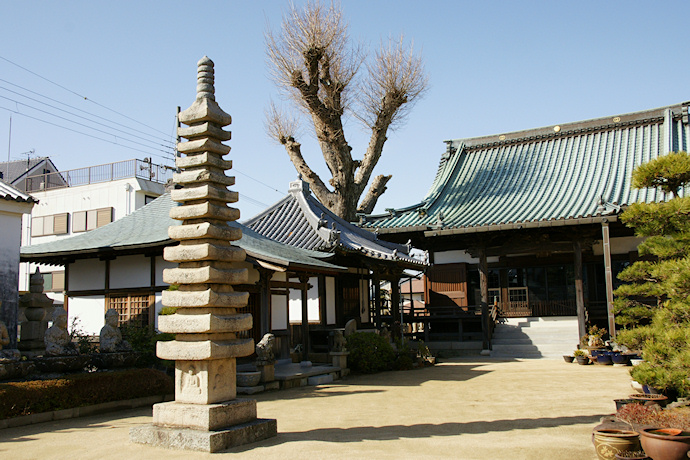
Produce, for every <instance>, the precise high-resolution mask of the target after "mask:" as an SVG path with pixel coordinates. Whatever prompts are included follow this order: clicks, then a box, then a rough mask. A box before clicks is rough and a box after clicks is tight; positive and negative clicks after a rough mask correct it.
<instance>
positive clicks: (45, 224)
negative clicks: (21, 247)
mask: <svg viewBox="0 0 690 460" xmlns="http://www.w3.org/2000/svg"><path fill="white" fill-rule="evenodd" d="M68 216H69V213H66V212H63V213H61V214H53V215H52V216H41V217H33V218H32V219H31V236H47V235H65V234H67V221H68Z"/></svg>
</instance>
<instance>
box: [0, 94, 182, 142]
mask: <svg viewBox="0 0 690 460" xmlns="http://www.w3.org/2000/svg"><path fill="white" fill-rule="evenodd" d="M0 89H4V90H5V91H9V92H10V93H13V94H16V95H18V96H20V97H24V98H26V99H29V100H30V101H34V102H38V103H39V104H43V105H46V106H48V107H50V108H51V109H55V110H59V111H61V112H64V113H67V114H69V115H72V116H74V117H77V118H81V119H82V120H86V121H88V122H90V123H95V124H97V125H100V126H104V127H106V128H108V129H112V130H113V131H118V132H120V133H122V134H125V135H127V136H132V137H134V138H137V139H141V140H143V141H144V142H150V143H152V144H155V145H156V146H159V147H163V148H173V146H172V145H165V144H160V143H158V141H155V140H153V141H152V140H149V139H146V138H145V137H142V136H137V135H136V134H131V133H126V132H124V131H121V130H119V129H117V128H112V127H110V126H108V125H106V124H105V123H101V122H98V121H94V120H90V119H88V118H87V117H84V116H81V115H79V114H76V113H73V112H70V111H68V110H64V109H61V108H60V107H55V106H54V105H50V104H48V103H46V102H43V101H39V100H38V99H34V98H32V97H29V96H25V95H23V94H21V93H18V92H16V91H12V90H11V89H8V88H5V87H4V86H0ZM0 97H2V98H5V99H8V100H10V101H12V102H17V101H15V100H14V99H10V98H7V97H5V96H0ZM17 103H18V104H23V103H22V102H17ZM23 105H26V106H27V107H31V106H29V105H27V104H23ZM31 108H33V109H34V110H40V109H37V108H34V107H31ZM44 113H49V112H44ZM49 114H50V113H49ZM50 115H53V116H55V117H59V115H54V114H50ZM60 118H62V117H60ZM63 119H64V120H67V121H71V122H72V123H76V121H72V120H68V119H66V118H63ZM82 126H85V127H88V128H89V129H96V128H91V127H89V126H86V125H82ZM131 142H135V141H131Z"/></svg>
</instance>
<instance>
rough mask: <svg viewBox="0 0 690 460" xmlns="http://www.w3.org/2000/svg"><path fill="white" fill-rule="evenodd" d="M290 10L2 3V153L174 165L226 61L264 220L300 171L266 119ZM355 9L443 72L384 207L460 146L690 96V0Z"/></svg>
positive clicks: (396, 143) (406, 144) (411, 199)
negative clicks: (190, 121) (271, 74)
mask: <svg viewBox="0 0 690 460" xmlns="http://www.w3.org/2000/svg"><path fill="white" fill-rule="evenodd" d="M295 3H296V4H297V5H299V4H301V3H303V2H300V1H297V2H295ZM287 5H288V2H286V1H273V0H266V1H253V2H249V1H243V2H239V1H222V2H221V1H215V2H214V1H210V2H203V3H197V2H181V1H146V2H141V1H137V2H134V1H117V2H107V3H106V2H94V1H69V2H67V1H66V2H47V1H41V2H37V1H31V0H27V1H10V0H0V6H1V7H2V11H3V14H2V27H0V43H2V45H1V46H0V80H1V81H0V160H1V161H6V159H7V155H8V147H9V154H10V158H11V159H20V158H26V156H25V155H22V153H23V152H27V151H29V150H31V149H34V150H35V153H34V155H35V156H50V157H51V158H52V159H53V161H54V162H55V164H56V165H57V167H58V168H59V169H62V170H67V169H75V168H79V167H83V166H89V165H96V164H102V163H109V162H114V161H121V160H127V159H130V158H135V157H136V158H144V157H146V156H153V160H154V162H161V163H164V162H165V161H166V160H165V159H164V158H162V157H161V156H163V157H165V156H166V154H165V153H164V152H162V151H161V149H163V148H162V147H159V144H160V143H165V141H166V140H169V139H171V138H172V136H173V135H174V134H173V133H174V123H175V111H176V107H177V106H181V107H182V109H185V108H187V107H188V106H189V105H190V104H191V103H192V102H193V100H194V96H195V91H196V62H197V61H198V60H199V59H200V58H201V57H202V56H204V55H208V56H209V57H210V58H211V59H213V60H214V61H215V64H216V97H217V100H218V102H219V104H220V105H221V107H222V108H223V109H224V110H225V111H226V112H228V113H230V114H231V115H232V117H233V124H232V125H231V126H230V127H229V129H230V130H231V131H232V133H233V139H232V140H231V141H230V142H229V145H230V146H231V147H232V152H231V153H230V158H231V159H232V160H233V163H234V167H235V170H236V171H235V172H236V178H237V182H236V187H235V188H234V189H235V190H237V191H239V192H240V195H241V196H244V197H246V199H242V198H241V200H240V203H239V204H238V207H239V208H240V210H241V212H242V219H245V218H249V217H251V216H252V215H254V214H256V213H258V212H259V211H261V209H263V204H266V205H268V204H272V203H274V202H275V201H277V200H279V199H280V198H281V196H283V195H284V193H285V192H286V191H287V185H288V182H289V181H291V180H294V179H295V178H296V172H295V170H294V168H293V166H292V164H291V163H290V161H289V160H288V157H287V155H286V154H285V152H284V151H283V149H282V147H281V146H279V145H277V144H275V143H273V142H272V141H271V140H270V139H269V138H268V137H267V136H266V134H265V131H264V126H263V123H264V121H263V120H264V109H265V108H266V106H267V104H268V102H269V101H270V99H271V98H273V99H277V91H276V89H275V88H274V86H273V83H272V82H271V81H270V80H269V78H268V72H267V67H266V63H265V54H264V38H263V34H264V30H265V28H266V27H267V25H270V26H272V27H274V28H275V27H278V26H279V24H280V21H281V16H282V13H283V11H284V10H285V8H286V7H287ZM342 8H343V10H344V13H345V16H346V17H347V19H348V20H349V23H350V26H351V36H352V38H353V39H354V40H356V41H359V42H362V43H364V44H365V45H369V46H371V47H375V46H377V45H378V44H379V43H380V41H381V40H382V39H386V38H387V37H389V36H398V35H400V34H401V33H404V34H405V37H406V38H407V39H409V40H413V41H414V46H415V48H416V49H419V50H420V52H421V53H422V55H423V56H424V59H425V66H426V71H427V73H428V75H429V81H430V87H429V91H428V92H427V94H426V96H425V98H424V99H422V100H421V101H420V102H419V103H418V104H417V105H416V106H415V108H414V110H413V111H412V113H411V115H410V117H409V119H408V121H407V123H406V124H405V125H404V126H402V128H400V129H399V130H398V131H396V132H394V133H390V134H389V136H388V137H389V140H388V142H387V143H386V146H385V148H384V154H383V157H382V159H381V161H380V162H379V165H378V166H377V168H376V170H375V174H392V175H393V179H392V180H391V181H390V182H389V185H388V191H387V192H386V193H385V194H384V195H383V196H382V198H381V199H380V200H379V204H378V206H377V207H376V212H383V210H384V208H389V207H404V206H407V205H410V204H413V203H416V202H418V201H419V200H420V199H422V198H423V197H424V195H425V193H426V191H427V189H428V188H429V186H430V185H431V181H432V179H433V177H434V175H435V172H436V167H437V164H438V159H439V157H440V155H441V154H442V153H443V151H444V144H443V141H444V140H447V139H457V138H465V137H475V136H481V135H488V134H499V133H503V132H510V131H516V130H521V129H529V128H536V127H541V126H548V125H554V124H559V123H566V122H572V121H578V120H585V119H589V118H596V117H601V116H610V115H617V114H621V113H628V112H634V111H639V110H645V109H650V108H654V107H660V106H664V105H670V104H674V103H679V102H682V101H685V100H690V88H688V83H687V80H688V79H687V76H688V74H689V72H688V70H689V68H690V63H689V61H688V58H687V50H686V49H685V48H683V46H682V43H684V42H685V41H686V33H685V27H686V24H685V21H686V20H687V18H688V17H690V2H680V1H678V2H663V1H659V2H648V1H644V2H643V1H627V2H599V1H582V2H530V1H523V2H517V1H483V2H480V1H474V2H466V1H429V2H419V1H407V0H397V1H376V2H372V1H360V0H352V1H343V2H342ZM18 66H21V67H24V68H25V69H28V70H30V71H31V72H33V73H30V72H27V71H26V70H24V69H21V68H20V67H18ZM37 75H39V76H40V77H43V78H40V77H39V76H37ZM46 79H47V80H50V81H51V82H53V83H50V82H48V81H46ZM54 83H57V84H59V85H61V86H62V87H64V88H66V89H64V88H60V87H59V86H57V85H56V84H54ZM27 90H29V91H32V92H33V93H29V92H27ZM17 93H19V94H17ZM75 93H76V94H75ZM25 96H29V97H32V98H34V99H38V100H39V101H41V102H42V103H39V102H35V101H30V100H28V99H26V97H25ZM44 96H47V97H50V98H52V99H54V100H57V101H60V102H61V103H65V104H69V105H71V106H72V107H74V109H72V108H68V107H66V106H63V105H59V104H58V103H56V102H52V101H49V100H46V99H44V98H43V97H44ZM84 97H86V98H88V100H85V99H84ZM44 103H48V104H51V105H56V106H59V107H61V108H62V109H64V110H69V111H71V112H76V113H79V114H80V115H82V116H85V117H87V118H89V119H94V118H95V117H94V116H93V115H98V116H100V117H104V118H107V119H109V120H112V121H115V122H117V123H120V124H122V125H126V126H128V127H134V128H136V129H139V130H141V131H143V132H142V133H137V135H138V136H142V137H144V138H145V140H143V139H142V140H137V141H138V142H139V141H141V142H142V143H144V144H145V145H146V146H147V147H142V146H140V145H134V144H127V145H130V146H131V147H133V148H134V149H138V150H143V152H141V151H137V150H133V149H130V148H125V147H123V145H122V144H125V141H123V138H124V136H122V135H120V136H117V135H113V134H107V135H106V134H104V133H100V132H96V131H92V130H89V129H87V128H85V127H83V126H78V125H74V124H72V123H70V122H68V121H66V120H61V119H58V118H55V117H53V116H51V115H48V114H45V113H42V112H37V111H35V110H34V109H31V108H29V107H28V105H31V106H34V107H37V108H40V109H41V110H46V111H50V112H53V113H56V114H58V115H59V116H62V117H66V118H71V119H74V117H72V116H69V115H67V114H65V112H63V111H62V110H58V111H56V110H53V109H50V108H49V107H47V106H46V105H45V104H44ZM75 109H80V110H84V111H87V112H89V113H91V114H93V115H86V114H84V113H82V112H77V111H76V110H75ZM13 112H19V113H13ZM115 112H118V113H120V114H124V115H126V116H127V117H128V118H125V117H122V116H120V115H118V114H116V113H115ZM10 115H11V116H12V137H11V143H10V140H9V139H8V136H9V123H10ZM27 115H28V116H27ZM29 116H31V117H34V118H41V119H43V120H46V121H50V122H51V123H55V124H59V125H62V126H67V127H70V128H71V129H74V130H77V131H81V132H84V133H89V134H91V135H92V136H96V137H101V138H106V139H108V142H106V141H102V140H98V139H94V138H92V137H88V136H85V135H83V134H77V133H75V132H72V131H68V130H66V129H62V128H58V127H55V126H52V125H49V124H46V123H43V122H41V121H37V120H35V119H32V118H29ZM131 119H134V120H137V122H133V121H131ZM100 121H101V122H103V123H106V124H108V125H109V126H115V127H116V129H118V130H124V128H122V127H121V126H120V125H113V123H111V122H110V121H108V122H106V121H103V120H100ZM79 122H80V123H86V121H84V120H79ZM91 126H93V125H91ZM97 128H98V129H105V128H104V127H102V126H97ZM346 129H347V132H346V136H347V138H348V140H349V141H350V144H351V146H352V147H353V154H354V155H355V156H356V157H361V152H362V151H363V150H364V148H365V147H366V143H367V140H368V136H367V134H366V132H365V131H363V130H362V129H361V128H360V126H359V125H358V124H357V123H355V122H354V121H353V120H350V121H348V122H347V125H346ZM109 132H112V131H110V130H109ZM302 132H303V133H304V134H303V138H302V139H300V140H301V141H302V144H303V152H304V155H305V157H306V159H307V161H308V162H309V164H310V165H311V166H312V168H313V169H315V170H317V172H319V173H321V174H322V178H323V179H324V181H326V180H327V179H328V178H329V176H327V174H326V168H325V165H324V163H323V159H322V158H321V154H320V152H319V150H318V147H317V146H316V145H315V143H314V142H313V139H312V137H311V135H310V133H309V130H308V126H307V125H305V126H304V128H303V130H302ZM150 141H153V143H151V142H150ZM116 144H118V145H116ZM148 146H150V147H148ZM163 150H164V149H163ZM159 155H160V156H159ZM260 182H261V183H260Z"/></svg>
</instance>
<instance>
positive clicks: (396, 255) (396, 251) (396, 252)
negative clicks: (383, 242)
mask: <svg viewBox="0 0 690 460" xmlns="http://www.w3.org/2000/svg"><path fill="white" fill-rule="evenodd" d="M397 257H398V250H397V249H393V258H397Z"/></svg>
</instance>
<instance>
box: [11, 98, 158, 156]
mask: <svg viewBox="0 0 690 460" xmlns="http://www.w3.org/2000/svg"><path fill="white" fill-rule="evenodd" d="M0 109H4V110H7V111H8V112H10V113H16V114H17V115H22V116H24V117H27V118H31V119H32V120H36V121H40V122H42V123H46V124H48V125H52V126H56V127H58V128H62V129H66V130H67V131H72V132H74V133H77V134H82V135H84V136H88V137H91V138H93V139H98V140H99V141H104V142H108V143H109V144H113V145H117V146H120V147H122V148H125V149H129V150H134V151H136V152H141V153H145V154H146V155H153V156H157V157H160V158H163V159H166V160H170V158H169V157H165V156H163V155H159V154H157V153H151V152H150V151H145V150H141V149H137V148H134V147H129V146H127V145H122V144H118V143H117V142H113V141H111V140H109V139H103V138H102V137H98V136H94V135H93V134H89V133H84V132H81V131H77V130H76V129H72V128H68V127H67V126H62V125H58V124H57V123H53V122H50V121H47V120H42V119H40V118H37V117H33V116H31V115H27V114H25V113H22V112H19V111H18V110H14V109H10V108H7V107H3V106H1V105H0Z"/></svg>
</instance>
